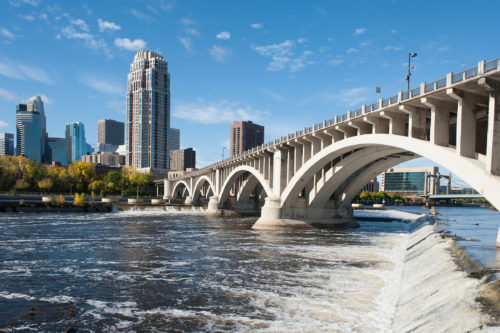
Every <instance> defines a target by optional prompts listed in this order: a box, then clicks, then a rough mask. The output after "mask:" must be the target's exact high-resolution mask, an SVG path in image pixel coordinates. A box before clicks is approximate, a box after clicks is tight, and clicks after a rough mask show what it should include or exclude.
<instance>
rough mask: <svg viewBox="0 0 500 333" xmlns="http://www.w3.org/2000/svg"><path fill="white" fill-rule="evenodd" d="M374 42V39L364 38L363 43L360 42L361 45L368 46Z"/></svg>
mask: <svg viewBox="0 0 500 333" xmlns="http://www.w3.org/2000/svg"><path fill="white" fill-rule="evenodd" d="M372 43H373V40H364V41H362V42H361V43H359V47H366V46H369V45H371V44H372Z"/></svg>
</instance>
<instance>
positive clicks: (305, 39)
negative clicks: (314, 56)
mask: <svg viewBox="0 0 500 333" xmlns="http://www.w3.org/2000/svg"><path fill="white" fill-rule="evenodd" d="M305 42H307V38H298V39H297V43H299V44H303V43H305Z"/></svg>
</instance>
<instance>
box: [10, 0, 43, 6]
mask: <svg viewBox="0 0 500 333" xmlns="http://www.w3.org/2000/svg"><path fill="white" fill-rule="evenodd" d="M9 3H10V4H11V5H12V6H14V7H19V6H21V5H22V4H27V5H30V6H33V7H38V4H39V3H40V1H38V0H9Z"/></svg>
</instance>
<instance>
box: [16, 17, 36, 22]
mask: <svg viewBox="0 0 500 333" xmlns="http://www.w3.org/2000/svg"><path fill="white" fill-rule="evenodd" d="M19 17H20V18H22V19H23V20H26V21H30V22H32V21H34V20H35V17H34V16H33V15H19Z"/></svg>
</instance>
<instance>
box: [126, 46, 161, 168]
mask: <svg viewBox="0 0 500 333" xmlns="http://www.w3.org/2000/svg"><path fill="white" fill-rule="evenodd" d="M126 94H127V101H126V103H127V106H126V108H127V111H126V112H127V122H126V131H125V141H126V145H127V165H130V166H134V167H136V168H150V169H168V167H169V165H168V133H169V128H170V74H169V73H168V63H167V62H166V61H165V59H164V58H163V57H162V56H161V55H159V54H157V53H155V52H152V51H146V50H140V51H138V52H137V54H136V55H135V57H134V61H133V62H132V64H131V65H130V73H129V74H128V77H127V92H126Z"/></svg>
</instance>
